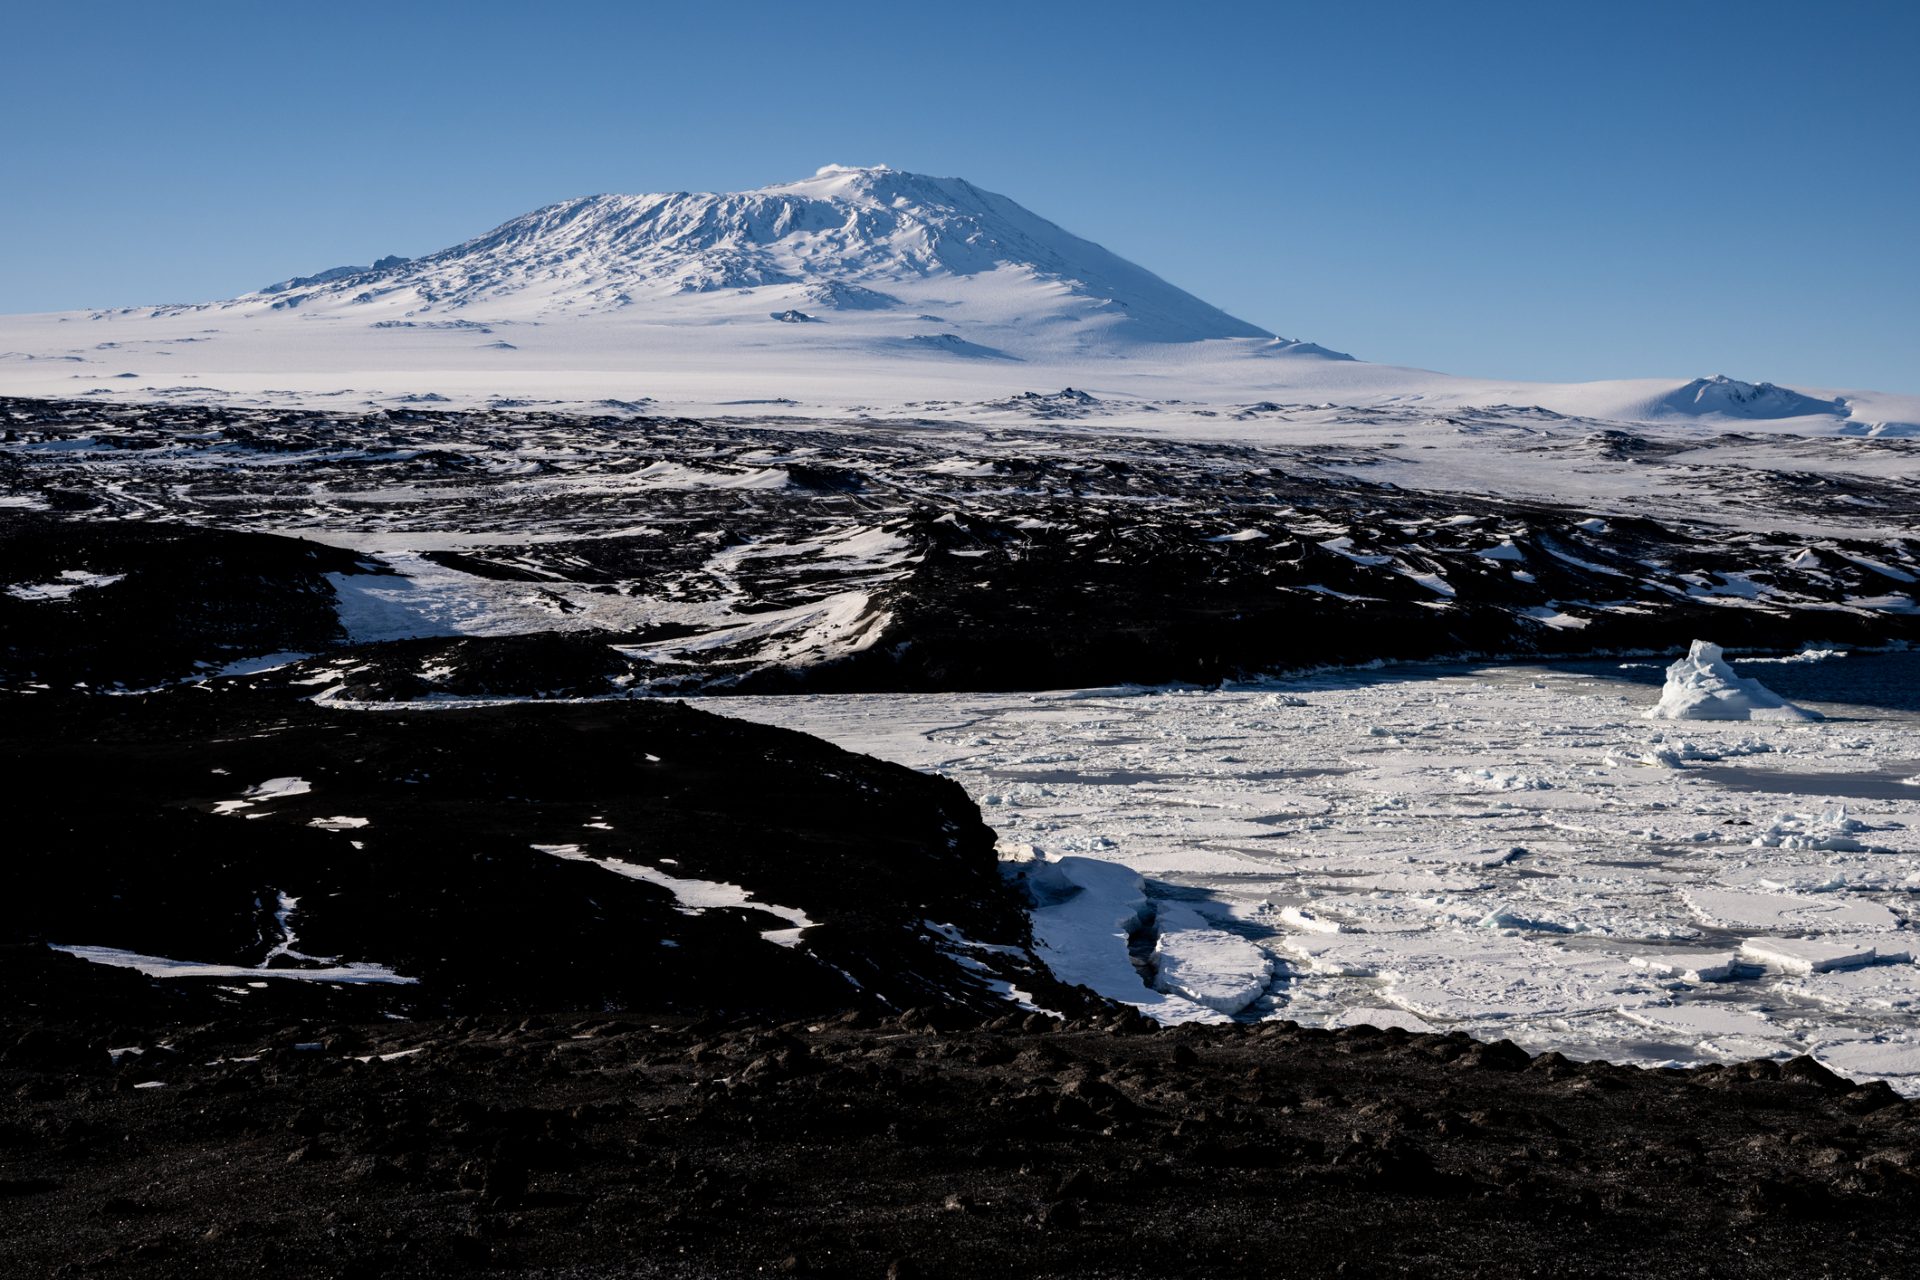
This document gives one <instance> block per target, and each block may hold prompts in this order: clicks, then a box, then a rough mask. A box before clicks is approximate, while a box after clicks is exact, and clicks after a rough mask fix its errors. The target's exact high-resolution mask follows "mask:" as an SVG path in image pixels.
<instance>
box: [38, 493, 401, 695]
mask: <svg viewBox="0 0 1920 1280" xmlns="http://www.w3.org/2000/svg"><path fill="white" fill-rule="evenodd" d="M365 571H366V570H365V568H364V567H363V566H361V564H360V562H359V557H358V556H356V555H354V554H353V553H352V552H348V551H341V550H338V549H337V548H334V547H328V546H323V545H321V544H320V543H316V542H306V541H303V540H301V539H298V538H284V537H279V536H276V535H273V534H264V533H234V532H229V531H226V530H220V529H202V528H195V527H193V526H190V525H169V524H155V523H152V522H149V521H141V520H91V519H89V520H77V521H69V520H60V519H56V518H54V517H52V516H48V515H42V514H38V513H35V512H21V511H6V510H0V688H4V687H9V686H11V687H16V688H17V687H20V686H22V685H27V684H33V683H40V684H45V685H50V686H52V687H54V688H65V687H68V686H71V685H75V684H82V683H84V684H90V685H94V686H106V685H125V686H130V687H139V686H143V685H151V684H154V683H157V682H159V681H162V680H177V679H180V678H182V677H185V676H190V675H193V674H196V673H197V672H201V671H205V670H207V669H209V668H211V667H214V666H217V665H219V664H220V663H222V662H226V661H229V660H231V659H234V658H240V657H246V656H249V655H253V654H262V653H276V652H285V651H294V650H298V651H312V650H316V649H324V648H328V647H330V646H333V645H336V644H339V643H340V642H341V641H343V640H344V639H345V638H346V637H345V633H344V632H343V631H342V630H341V629H340V622H339V618H338V617H337V615H336V614H335V611H334V596H333V588H332V586H330V585H329V584H328V582H327V580H326V578H325V576H324V575H326V574H328V573H361V572H365Z"/></svg>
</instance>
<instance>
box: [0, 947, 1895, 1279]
mask: <svg viewBox="0 0 1920 1280" xmlns="http://www.w3.org/2000/svg"><path fill="white" fill-rule="evenodd" d="M4 964H5V967H6V982H5V985H4V988H3V990H4V992H5V995H4V1000H5V1006H6V1014H7V1022H6V1025H7V1045H8V1047H7V1048H6V1050H5V1053H4V1057H3V1060H0V1098H4V1102H0V1152H3V1153H4V1160H5V1176H4V1182H0V1193H3V1194H0V1254H3V1255H4V1256H5V1257H6V1258H7V1259H8V1274H10V1275H21V1276H28V1275H80V1274H101V1275H152V1276H174V1275H179V1276H187V1275H259V1274H272V1275H285V1276H308V1275H312V1276H388V1275H426V1274H446V1273H455V1272H462V1273H463V1272H468V1271H476V1272H486V1271H494V1272H500V1273H505V1274H527V1275H553V1276H612V1275H635V1276H655V1275H659V1276H708V1275H754V1274H766V1273H775V1274H793V1273H800V1274H820V1275H842V1276H873V1277H880V1276H886V1275H893V1276H904V1275H924V1276H963V1275H983V1274H993V1273H996V1272H997V1273H1004V1274H1011V1275H1048V1276H1054V1275H1059V1276H1064V1275H1076V1276H1084V1275H1097V1276H1106V1275H1114V1276H1162V1275H1208V1276H1217V1275H1322V1274H1342V1275H1418V1276H1435V1275H1535V1274H1538V1275H1606V1276H1619V1275H1646V1276H1716V1275H1723V1276H1736V1275H1742V1276H1779V1275H1836V1276H1839V1275H1846V1276H1865V1275H1900V1274H1910V1273H1911V1269H1912V1261H1911V1253H1910V1251H1911V1249H1912V1247H1913V1245H1914V1244H1915V1243H1916V1240H1915V1236H1916V1228H1915V1226H1914V1210H1915V1208H1916V1205H1917V1204H1920V1108H1916V1105H1915V1104H1912V1103H1908V1102H1902V1101H1900V1100H1898V1099H1897V1098H1896V1097H1895V1096H1894V1095H1893V1094H1892V1093H1891V1092H1890V1091H1889V1090H1887V1089H1886V1088H1885V1086H1881V1085H1875V1086H1870V1087H1865V1088H1856V1087H1853V1086H1850V1085H1847V1084H1844V1083H1842V1082H1839V1081H1837V1080H1836V1079H1834V1078H1833V1077H1831V1076H1829V1075H1827V1074H1826V1073H1825V1072H1824V1071H1823V1070H1821V1069H1820V1068H1819V1067H1817V1066H1816V1065H1814V1064H1812V1063H1811V1062H1809V1061H1806V1060H1797V1061H1794V1062H1789V1063H1787V1064H1785V1065H1784V1066H1781V1065H1778V1064H1758V1065H1753V1066H1747V1067H1727V1068H1708V1069H1703V1070H1699V1071H1694V1072H1689V1073H1684V1074H1683V1073H1680V1072H1675V1071H1644V1070H1637V1069H1632V1068H1625V1067H1614V1066H1608V1065H1605V1064H1601V1063H1590V1064H1585V1065H1575V1064H1570V1063H1567V1062H1565V1061H1564V1060H1561V1059H1559V1058H1558V1057H1557V1056H1555V1055H1545V1056H1542V1057H1537V1058H1533V1059H1529V1058H1528V1057H1527V1055H1526V1054H1524V1053H1522V1052H1520V1051H1519V1050H1516V1049H1514V1048H1513V1047H1512V1046H1510V1045H1505V1044H1494V1045H1478V1044H1473V1043H1470V1042H1468V1041H1467V1040H1466V1038H1465V1037H1463V1036H1454V1037H1448V1036H1439V1035H1418V1036H1416V1035H1409V1034H1407V1033H1405V1032H1400V1031H1387V1032H1376V1031H1374V1030H1373V1029H1371V1028H1353V1029H1349V1030H1345V1031H1341V1032H1315V1031H1304V1030H1300V1029H1298V1028H1295V1027H1292V1026H1289V1025H1285V1024H1270V1025H1266V1026H1261V1027H1257V1028H1255V1027H1244V1026H1243V1027H1229V1028H1203V1027H1187V1028H1182V1029H1178V1030H1161V1031H1153V1030H1149V1029H1148V1028H1147V1027H1146V1025H1145V1024H1142V1023H1140V1022H1138V1021H1136V1020H1134V1019H1132V1018H1131V1017H1128V1016H1114V1017H1104V1018H1100V1019H1086V1020H1080V1021H1074V1022H1071V1023H1066V1024H1059V1023H1055V1022H1054V1020H1053V1019H1050V1018H1047V1017H1044V1016H1041V1015H1030V1016H1026V1017H1022V1016H1019V1015H1008V1016H1004V1017H1001V1018H998V1019H995V1020H992V1021H989V1022H987V1023H986V1024H984V1025H970V1024H965V1023H962V1022H958V1021H956V1022H952V1023H949V1022H947V1021H946V1019H945V1016H944V1015H941V1014H938V1013H929V1012H927V1011H912V1012H909V1013H908V1014H907V1015H905V1016H904V1017H902V1018H898V1019H885V1020H878V1019H875V1018H873V1017H871V1016H869V1015H863V1014H857V1013H856V1014H849V1015H846V1016H842V1017H837V1018H829V1019H824V1020H811V1021H801V1022H793V1023H785V1024H775V1023H769V1022H760V1023H721V1022H719V1021H707V1022H694V1023H688V1022H686V1021H684V1020H665V1021H661V1020H648V1019H643V1018H629V1017H624V1016H622V1015H620V1014H619V1013H597V1014H571V1015H564V1016H554V1017H541V1016H537V1015H529V1016H504V1017H500V1016H489V1017H464V1018H424V1019H419V1020H413V1021H404V1022H396V1021H392V1020H384V1019H374V1020H371V1021H363V1020H356V1019H353V1018H351V1017H342V1016H338V1015H337V1013H336V1014H335V1015H333V1016H317V1015H315V1014H314V1013H313V1012H312V1011H308V1012H307V1013H306V1014H304V1015H303V1012H302V1010H301V1008H300V1007H299V997H300V995H301V991H299V990H296V989H294V988H292V987H284V986H283V987H282V988H280V990H282V991H285V992H287V993H289V994H288V996H287V1001H288V1002H287V1003H286V1005H285V1006H284V1007H281V1008H277V1009H272V1010H269V1008H268V1006H267V1005H266V1004H265V1003H262V1004H259V1005H256V1006H254V1007H253V1016H251V1017H250V1018H248V1019H245V1020H236V1019H235V1018H233V1017H231V1016H222V1017H215V1018H213V1019H212V1020H208V1018H207V1010H208V1009H209V1008H210V1004H209V1001H210V1000H211V996H210V995H208V994H207V993H205V992H200V993H195V992H193V991H191V990H189V991H187V992H186V993H184V994H183V993H180V992H178V991H176V993H175V994H174V995H173V996H171V997H170V998H169V999H168V1000H166V1001H165V1002H164V1004H159V1005H157V1004H156V1002H155V999H154V997H153V996H152V995H151V994H150V993H149V992H148V991H147V990H146V989H145V987H144V986H143V984H141V983H140V982H139V980H138V979H137V978H135V977H134V976H132V975H130V974H127V973H125V972H123V971H110V970H105V969H101V968H99V967H97V966H85V965H83V964H82V963H81V962H79V961H76V960H71V959H69V958H66V957H57V956H50V955H49V954H47V953H44V952H31V951H27V950H24V949H17V948H16V949H12V950H10V951H9V952H8V953H7V954H6V956H5V959H4ZM189 985H190V984H189ZM103 1041H122V1042H126V1043H123V1044H116V1045H115V1046H114V1047H116V1048H120V1049H127V1048H133V1047H144V1048H145V1049H146V1052H144V1053H141V1054H133V1053H125V1052H123V1053H122V1054H121V1055H120V1061H119V1065H117V1066H115V1065H113V1064H112V1063H111V1062H110V1060H109V1056H108V1053H107V1046H106V1045H105V1044H104V1043H103ZM163 1046H166V1047H163Z"/></svg>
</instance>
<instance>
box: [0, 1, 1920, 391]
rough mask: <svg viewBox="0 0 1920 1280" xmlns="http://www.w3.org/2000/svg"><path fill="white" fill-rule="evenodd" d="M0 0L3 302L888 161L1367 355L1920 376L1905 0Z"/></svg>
mask: <svg viewBox="0 0 1920 1280" xmlns="http://www.w3.org/2000/svg"><path fill="white" fill-rule="evenodd" d="M1182 9H1184V10H1186V11H1187V12H1185V13H1182V12H1179V10H1182ZM8 10H9V13H8V17H7V19H6V23H5V30H6V35H7V44H8V46H9V51H10V56H9V57H8V59H7V68H6V74H5V75H4V76H3V77H0V121H4V127H5V133H4V137H5V142H4V144H3V145H0V158H3V159H4V164H0V174H3V175H4V178H3V179H0V191H3V192H4V197H5V198H4V199H0V311H36V310H55V309H65V308H74V307H83V306H96V305H117V304H134V303H144V302H156V301H188V300H199V299H208V298H217V297H225V296H230V295H232V294H234V293H236V292H239V291H241V290H243V289H247V288H251V287H255V286H258V285H261V284H264V283H266V282H268V281H270V280H274V279H279V278H283V277H285V276H288V275H292V274H295V273H299V272H306V271H312V270H316V269H319V268H322V267H327V266H332V265H336V264H339V263H345V262H367V261H370V260H371V259H373V258H374V257H376V256H379V255H382V254H388V253H398V254H403V255H407V256H412V255H415V254H420V253H424V252H428V251H430V250H433V249H436V248H440V247H443V246H445V245H448V244H451V243H454V242H456V241H459V240H462V239H465V238H466V237H468V236H470V235H474V234H477V233H479V232H481V231H484V230H486V229H488V228H489V227H491V226H493V225H495V224H497V223H499V222H501V221H503V220H504V219H506V218H508V217H510V216H512V215H514V214H517V213H521V212H524V211H525V210H527V209H531V208H534V207H536V206H539V205H542V204H548V203H551V202H553V201H555V200H559V199H562V198H565V197H568V196H573V195H581V194H586V193H590V192H596V191H662V190H737V189H741V188H746V187H754V186H760V185H763V184H765V183H768V182H773V181H779V180H784V179H788V178H793V177H799V176H803V175H805V174H808V173H811V172H812V171H813V170H814V169H815V168H817V167H818V166H820V165H821V164H825V163H828V162H837V163H847V164H870V163H875V162H884V163H887V164H891V165H894V166H895V167H897V168H904V169H913V170H917V171H920V172H926V173H933V174H939V175H959V176H962V177H966V178H968V179H971V180H972V181H974V182H975V183H977V184H979V185H981V186H984V187H987V188H989V189H992V190H996V191H1000V192H1003V193H1005V194H1007V195H1009V196H1012V197H1013V198H1014V199H1016V200H1019V201H1020V202H1021V203H1023V204H1025V205H1027V206H1028V207H1029V208H1031V209H1033V210H1035V211H1036V212H1038V213H1040V214H1042V215H1044V216H1046V217H1049V218H1051V219H1053V220H1054V221H1056V222H1058V223H1060V224H1062V225H1063V226H1066V227H1067V228H1069V229H1070V230H1073V231H1075V232H1078V233H1079V234H1081V235H1084V236H1087V237H1088V238H1090V239H1093V240H1097V241H1099V242H1101V243H1103V244H1105V245H1106V246H1108V247H1109V248H1111V249H1113V250H1115V251H1116V252H1118V253H1120V254H1122V255H1124V256H1127V257H1130V258H1133V259H1134V260H1136V261H1138V262H1140V263H1142V264H1143V265H1145V266H1147V267H1149V268H1151V269H1153V270H1155V271H1157V272H1159V273H1160V274H1161V275H1164V276H1166V277H1167V278H1168V279H1170V280H1172V281H1174V282H1175V283H1176V284H1179V285H1182V286H1184V287H1186V288H1188V289H1190V290H1192V291H1193V292H1195V293H1197V294H1199V295H1201V296H1202V297H1204V298H1206V299H1208V300H1209V301H1211V302H1214V303H1216V304H1218V305H1220V306H1222V307H1225V308H1226V309H1227V310H1229V311H1232V312H1234V313H1235V314H1237V315H1240V316H1242V317H1244V318H1246V319H1248V320H1252V321H1254V322H1256V323H1258V324H1261V325H1263V326H1265V327H1267V328H1270V329H1273V330H1275V331H1276V332H1278V333H1281V334H1284V335H1287V336H1289V337H1304V338H1309V339H1312V340H1314V341H1318V342H1322V343H1325V344H1327V345H1329V346H1334V347H1338V348H1341V349H1343V350H1348V351H1352V352H1353V353H1355V354H1356V355H1359V356H1361V357H1362V358H1366V359H1373V360H1384V361H1391V362H1394V363H1400V364H1415V365H1423V366H1426V367H1430V368H1439V369H1445V370H1448V371H1452V372H1458V373H1470V374H1484V375H1498V376H1513V377H1535V378H1555V379H1560V378H1601V377H1620V376H1636V375H1669V374H1672V375H1684V376H1693V375H1696V374H1705V373H1717V372H1724V373H1728V374H1731V375H1734V376H1737V377H1746V378H1754V379H1758V378H1771V379H1774V380H1776V381H1783V382H1789V383H1795V382H1797V383H1801V384H1810V385H1830V386H1856V387H1873V388H1879V389H1883V390H1904V391H1920V73H1917V69H1920V3H1916V0H1885V2H1883V3H1877V4H1862V3H1835V2H1831V0H1829V2H1827V3H1822V4H1811V3H1796V4H1776V3H1770V2H1767V0H1738V2H1736V0H1729V2H1727V3H1717V4H1710V3H1689V2H1688V0H1664V2H1662V3H1615V4H1591V3H1588V4H1577V3H1573V2H1572V0H1534V2H1533V3H1525V4H1491V3H1487V4H1482V3H1472V2H1471V0H1462V2H1461V3H1440V2H1438V0H1423V2H1421V3H1390V2H1384V0H1379V2H1373V3H1366V2H1362V0H1355V2H1353V3H1328V2H1327V0H1318V2H1317V3H1314V4H1310V5H1307V4H1294V3H1284V2H1281V0H1267V2H1266V3H1256V4H1245V5H1234V4H1226V3H1215V4H1209V5H1196V6H1175V5H1170V4H1164V3H1156V4H1143V5H1137V6H1134V5H1128V4H1124V3H1113V2H1109V3H1104V4H1073V5H1069V4H1062V3H1047V2H1046V0H1027V2H1026V3H1021V4H1013V5H1001V4H995V3H951V4H943V5H918V4H913V3H898V2H897V0H896V2H894V3H883V4H869V3H864V0H840V2H837V3H833V4H806V3H792V2H789V3H780V4H759V3H750V2H746V0H732V2H731V3H725V4H715V5H698V4H688V3H677V4H671V5H666V4H662V5H650V4H641V3H628V4H565V3H552V4H548V5H539V4H528V3H514V4H494V3H489V2H485V0H471V2H469V3H464V4H427V3H404V2H395V0H388V2H386V3H382V4H377V5H373V4H360V3H353V2H351V0H334V2H332V3H326V4H319V3H278V2H276V3H254V2H249V3H191V2H187V3H178V4H171V3H170V4H161V3H154V2H153V0H144V2H143V3H139V4H132V3H89V2H88V0H15V3H13V4H11V5H9V6H8Z"/></svg>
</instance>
